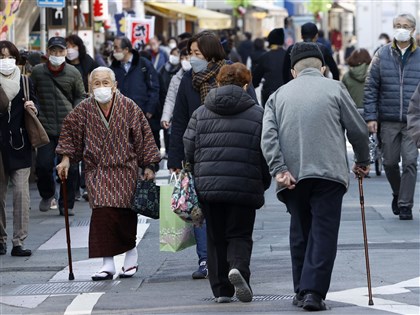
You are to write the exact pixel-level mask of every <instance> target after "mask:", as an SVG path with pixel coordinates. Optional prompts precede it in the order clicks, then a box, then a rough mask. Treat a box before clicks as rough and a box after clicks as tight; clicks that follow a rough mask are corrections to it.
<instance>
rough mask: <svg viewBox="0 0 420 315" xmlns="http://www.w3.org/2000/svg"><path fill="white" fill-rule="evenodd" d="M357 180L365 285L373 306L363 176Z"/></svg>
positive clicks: (370, 303)
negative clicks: (363, 247) (363, 249)
mask: <svg viewBox="0 0 420 315" xmlns="http://www.w3.org/2000/svg"><path fill="white" fill-rule="evenodd" d="M357 178H358V180H359V195H360V210H361V212H362V226H363V242H364V245H365V259H366V275H367V284H368V294H369V305H373V299H372V287H371V282H370V265H369V250H368V240H367V232H366V219H365V197H364V195H363V176H361V175H360V174H357Z"/></svg>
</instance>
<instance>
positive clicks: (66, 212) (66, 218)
mask: <svg viewBox="0 0 420 315" xmlns="http://www.w3.org/2000/svg"><path fill="white" fill-rule="evenodd" d="M61 188H62V191H63V203H64V221H65V223H66V239H67V256H68V258H69V280H74V274H73V264H72V259H71V246H70V225H69V207H68V205H67V181H66V178H65V177H64V174H63V176H62V179H61Z"/></svg>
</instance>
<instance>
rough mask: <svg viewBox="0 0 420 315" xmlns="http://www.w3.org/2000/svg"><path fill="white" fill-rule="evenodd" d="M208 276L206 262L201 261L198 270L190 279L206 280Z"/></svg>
mask: <svg viewBox="0 0 420 315" xmlns="http://www.w3.org/2000/svg"><path fill="white" fill-rule="evenodd" d="M208 275H209V270H208V269H207V261H205V260H203V261H202V262H201V263H200V265H199V266H198V269H197V270H196V271H194V272H193V274H192V278H193V279H206V278H207V277H208Z"/></svg>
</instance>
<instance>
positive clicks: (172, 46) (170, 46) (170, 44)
mask: <svg viewBox="0 0 420 315" xmlns="http://www.w3.org/2000/svg"><path fill="white" fill-rule="evenodd" d="M168 47H169V48H170V49H174V48H175V47H176V43H175V42H170V43H169V44H168Z"/></svg>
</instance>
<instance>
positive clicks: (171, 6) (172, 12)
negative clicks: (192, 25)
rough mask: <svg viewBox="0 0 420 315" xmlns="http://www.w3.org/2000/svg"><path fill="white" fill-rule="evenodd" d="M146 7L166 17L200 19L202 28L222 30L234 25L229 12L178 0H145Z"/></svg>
mask: <svg viewBox="0 0 420 315" xmlns="http://www.w3.org/2000/svg"><path fill="white" fill-rule="evenodd" d="M144 8H145V9H146V10H149V11H150V12H151V13H154V14H158V15H160V16H163V17H165V18H172V19H178V18H184V19H185V20H187V21H198V27H199V28H201V29H208V30H220V29H226V28H230V27H231V25H232V19H231V17H230V16H229V15H227V14H223V13H219V12H216V11H211V10H206V9H201V8H197V7H193V6H189V5H185V4H182V3H177V2H163V3H162V2H145V3H144Z"/></svg>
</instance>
